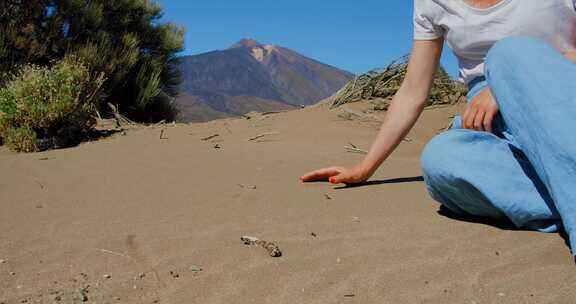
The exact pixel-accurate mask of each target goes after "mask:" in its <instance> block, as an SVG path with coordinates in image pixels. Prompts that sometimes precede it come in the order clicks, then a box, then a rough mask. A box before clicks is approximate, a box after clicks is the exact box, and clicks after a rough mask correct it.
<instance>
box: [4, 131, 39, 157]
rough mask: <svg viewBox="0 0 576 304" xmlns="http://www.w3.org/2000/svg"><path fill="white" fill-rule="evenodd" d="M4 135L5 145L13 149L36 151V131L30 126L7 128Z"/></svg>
mask: <svg viewBox="0 0 576 304" xmlns="http://www.w3.org/2000/svg"><path fill="white" fill-rule="evenodd" d="M4 135H5V138H6V146H8V148H10V149H12V150H14V151H18V152H36V151H38V139H37V138H36V133H35V132H34V130H32V129H31V128H28V127H21V128H9V129H7V130H6V132H5V134H4Z"/></svg>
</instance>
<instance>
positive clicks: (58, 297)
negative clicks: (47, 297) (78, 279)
mask: <svg viewBox="0 0 576 304" xmlns="http://www.w3.org/2000/svg"><path fill="white" fill-rule="evenodd" d="M54 301H56V302H60V301H62V297H61V296H56V297H55V298H54Z"/></svg>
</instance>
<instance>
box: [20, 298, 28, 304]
mask: <svg viewBox="0 0 576 304" xmlns="http://www.w3.org/2000/svg"><path fill="white" fill-rule="evenodd" d="M20 303H28V299H22V300H21V301H20Z"/></svg>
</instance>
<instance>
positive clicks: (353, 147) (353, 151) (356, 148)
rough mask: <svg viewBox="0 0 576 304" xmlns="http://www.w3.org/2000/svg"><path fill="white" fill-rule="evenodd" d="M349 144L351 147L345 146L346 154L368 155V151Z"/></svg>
mask: <svg viewBox="0 0 576 304" xmlns="http://www.w3.org/2000/svg"><path fill="white" fill-rule="evenodd" d="M349 144H350V146H344V149H346V152H350V153H358V154H368V152H367V151H365V150H362V149H359V148H358V147H356V146H355V145H353V144H352V143H349Z"/></svg>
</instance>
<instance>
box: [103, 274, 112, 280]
mask: <svg viewBox="0 0 576 304" xmlns="http://www.w3.org/2000/svg"><path fill="white" fill-rule="evenodd" d="M102 277H103V278H105V279H109V278H111V277H112V276H111V275H110V274H105V275H103V276H102Z"/></svg>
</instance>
